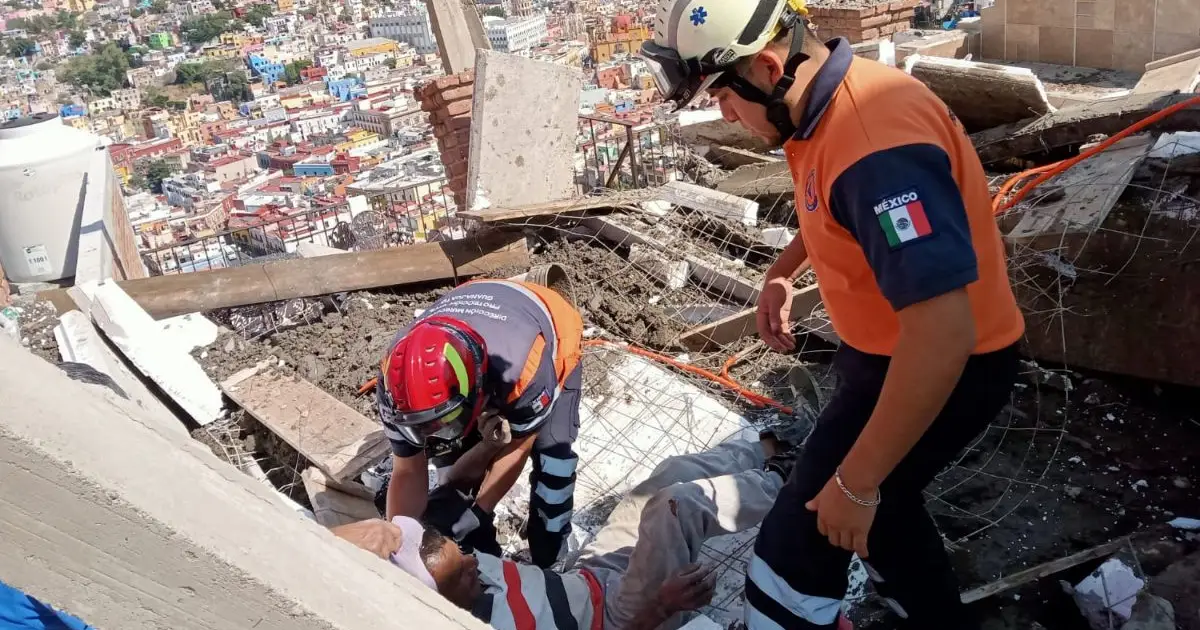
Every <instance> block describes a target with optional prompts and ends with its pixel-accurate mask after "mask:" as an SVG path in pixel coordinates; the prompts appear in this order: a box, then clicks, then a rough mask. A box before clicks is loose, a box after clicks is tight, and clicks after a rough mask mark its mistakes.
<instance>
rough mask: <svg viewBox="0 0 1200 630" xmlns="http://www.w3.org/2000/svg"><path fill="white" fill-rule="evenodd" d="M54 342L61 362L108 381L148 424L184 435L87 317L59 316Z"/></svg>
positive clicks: (70, 313) (183, 429)
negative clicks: (77, 365) (90, 370)
mask: <svg viewBox="0 0 1200 630" xmlns="http://www.w3.org/2000/svg"><path fill="white" fill-rule="evenodd" d="M54 339H55V341H56V342H57V343H58V351H59V353H60V354H61V355H62V360H63V361H71V362H75V363H83V364H86V365H89V366H91V367H92V368H93V369H95V370H96V371H98V372H100V373H101V374H104V375H106V376H108V377H109V378H111V379H112V380H113V383H115V384H116V385H117V387H119V388H120V389H121V391H122V392H124V394H125V397H126V399H127V400H128V401H129V402H130V403H131V404H133V405H134V406H135V407H136V408H137V409H138V410H139V411H141V412H142V413H143V414H144V416H145V417H146V418H147V420H148V421H152V422H154V423H155V424H156V425H158V426H160V427H163V428H166V429H170V430H173V431H178V432H180V433H185V434H186V433H187V429H186V427H184V425H183V423H182V422H180V421H179V419H178V418H176V417H175V414H174V413H173V412H172V411H171V410H170V409H168V408H167V406H166V405H164V404H163V403H162V401H160V400H159V399H158V397H157V396H155V395H154V394H153V393H152V392H151V391H150V390H149V388H147V387H146V385H145V384H144V383H142V381H141V379H139V378H138V377H137V376H135V375H134V374H133V373H132V372H130V371H129V370H128V368H126V367H125V364H124V363H123V362H122V361H121V359H120V358H119V357H118V356H117V355H116V354H115V353H114V352H113V351H112V350H111V349H110V348H109V347H108V344H106V343H105V342H104V339H102V338H101V337H100V333H99V332H97V331H96V327H95V326H93V325H92V320H91V319H90V318H89V317H88V316H87V315H85V314H84V313H82V312H80V311H68V312H66V313H63V314H62V315H60V316H59V318H58V326H56V327H55V328H54Z"/></svg>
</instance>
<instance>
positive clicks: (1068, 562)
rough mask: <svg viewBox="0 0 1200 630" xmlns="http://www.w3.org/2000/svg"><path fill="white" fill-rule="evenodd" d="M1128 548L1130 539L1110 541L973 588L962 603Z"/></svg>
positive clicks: (998, 592) (983, 597)
mask: <svg viewBox="0 0 1200 630" xmlns="http://www.w3.org/2000/svg"><path fill="white" fill-rule="evenodd" d="M1127 546H1129V539H1128V538H1118V539H1116V540H1110V541H1109V542H1106V543H1104V544H1103V545H1099V546H1097V547H1092V548H1091V549H1085V550H1084V551H1080V552H1079V553H1074V554H1071V555H1069V556H1067V557H1065V558H1059V559H1057V560H1051V561H1050V562H1047V563H1045V564H1041V565H1038V566H1036V567H1030V568H1028V569H1025V570H1024V571H1018V572H1016V573H1014V574H1012V575H1010V576H1008V577H1005V578H1002V579H999V580H996V581H995V582H992V583H991V584H985V585H983V586H980V587H978V588H973V589H971V590H969V591H966V592H964V593H962V601H963V603H964V604H970V603H973V602H977V601H979V600H981V599H986V598H988V597H991V596H993V595H997V594H1000V593H1003V592H1004V591H1008V590H1012V589H1014V588H1017V587H1019V586H1023V585H1025V584H1028V583H1030V582H1033V581H1036V580H1040V579H1042V578H1044V577H1047V576H1050V575H1054V574H1055V573H1059V572H1062V571H1066V570H1067V569H1070V568H1071V567H1075V566H1078V565H1081V564H1083V563H1085V562H1088V561H1090V560H1097V559H1099V558H1103V557H1105V556H1110V555H1112V554H1114V553H1116V552H1117V551H1119V550H1120V549H1121V548H1122V547H1127Z"/></svg>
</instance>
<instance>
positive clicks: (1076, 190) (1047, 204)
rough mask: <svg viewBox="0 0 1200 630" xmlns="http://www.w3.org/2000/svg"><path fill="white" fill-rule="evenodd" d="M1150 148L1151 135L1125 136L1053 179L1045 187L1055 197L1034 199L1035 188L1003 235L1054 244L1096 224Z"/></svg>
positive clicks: (1110, 206)
mask: <svg viewBox="0 0 1200 630" xmlns="http://www.w3.org/2000/svg"><path fill="white" fill-rule="evenodd" d="M1153 146H1154V134H1138V135H1136V136H1130V137H1128V138H1125V139H1124V140H1121V141H1120V142H1118V143H1116V144H1114V145H1113V146H1112V147H1110V148H1109V149H1108V150H1107V151H1104V152H1102V153H1100V154H1098V155H1095V156H1093V157H1090V158H1088V159H1086V160H1084V161H1082V162H1080V163H1079V164H1076V165H1075V166H1073V167H1071V168H1070V169H1068V170H1066V171H1065V172H1063V173H1062V174H1060V175H1059V176H1058V177H1056V178H1054V179H1053V180H1052V181H1051V182H1050V183H1049V184H1048V185H1047V188H1046V190H1047V191H1051V190H1052V191H1054V192H1053V194H1054V196H1055V199H1053V200H1047V201H1039V200H1038V193H1039V192H1042V191H1041V190H1039V189H1034V190H1033V191H1031V192H1030V194H1029V196H1027V197H1026V199H1027V200H1032V203H1031V204H1030V205H1031V207H1030V208H1028V209H1027V210H1025V211H1024V214H1023V215H1022V216H1021V219H1020V221H1019V222H1018V223H1017V225H1016V226H1015V227H1014V228H1013V229H1012V230H1010V231H1009V233H1008V234H1007V235H1006V237H1005V238H1006V239H1007V240H1009V241H1011V242H1021V243H1030V242H1032V241H1034V240H1035V239H1045V241H1044V243H1045V244H1046V246H1048V247H1051V248H1053V247H1055V246H1057V245H1059V244H1060V240H1061V237H1062V236H1063V235H1064V234H1074V233H1090V232H1092V231H1093V230H1095V229H1097V228H1099V227H1100V225H1101V224H1102V223H1104V220H1105V219H1107V218H1108V214H1109V212H1111V211H1112V208H1113V206H1114V205H1116V203H1117V199H1119V198H1120V197H1121V193H1123V192H1124V191H1125V187H1126V186H1127V185H1128V184H1129V180H1130V179H1132V178H1133V173H1134V171H1136V170H1137V167H1138V166H1139V165H1140V164H1141V163H1142V160H1144V159H1146V154H1147V153H1149V152H1150V149H1151V147H1153Z"/></svg>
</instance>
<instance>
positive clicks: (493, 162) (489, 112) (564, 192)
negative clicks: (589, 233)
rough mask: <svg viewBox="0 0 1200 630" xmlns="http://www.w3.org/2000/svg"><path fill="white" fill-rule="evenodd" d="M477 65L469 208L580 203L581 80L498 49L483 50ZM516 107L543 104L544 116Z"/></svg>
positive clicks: (558, 67)
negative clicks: (577, 146) (577, 184)
mask: <svg viewBox="0 0 1200 630" xmlns="http://www.w3.org/2000/svg"><path fill="white" fill-rule="evenodd" d="M475 62H476V63H475V91H474V96H473V99H472V104H471V141H470V161H469V167H468V170H467V197H468V200H467V206H468V207H467V209H470V210H479V209H482V208H484V207H508V208H513V207H517V206H522V205H527V204H534V203H545V202H548V201H555V200H558V199H567V198H570V197H571V196H573V195H574V194H575V174H574V164H575V159H574V156H575V135H576V125H577V124H578V118H579V93H580V89H581V87H582V82H581V79H580V75H579V73H578V72H576V71H575V70H573V69H572V68H570V67H568V66H564V65H562V64H556V63H550V62H546V61H536V60H533V59H528V58H525V57H518V56H516V55H508V54H504V53H499V52H495V51H491V50H482V51H479V52H478V54H477V56H476V59H475ZM513 103H537V104H538V113H537V115H536V116H530V115H529V112H528V111H526V110H525V109H524V108H521V107H513V106H512V104H513Z"/></svg>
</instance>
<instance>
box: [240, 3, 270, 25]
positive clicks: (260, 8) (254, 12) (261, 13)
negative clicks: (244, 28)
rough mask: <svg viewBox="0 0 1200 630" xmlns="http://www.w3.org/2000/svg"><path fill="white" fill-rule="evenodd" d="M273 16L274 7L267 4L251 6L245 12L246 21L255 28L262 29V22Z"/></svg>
mask: <svg viewBox="0 0 1200 630" xmlns="http://www.w3.org/2000/svg"><path fill="white" fill-rule="evenodd" d="M272 15H275V7H272V6H271V5H269V4H252V5H250V8H249V9H248V10H247V11H246V21H247V22H249V23H251V24H253V25H254V27H255V28H262V25H263V20H265V19H267V18H269V17H271V16H272Z"/></svg>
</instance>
